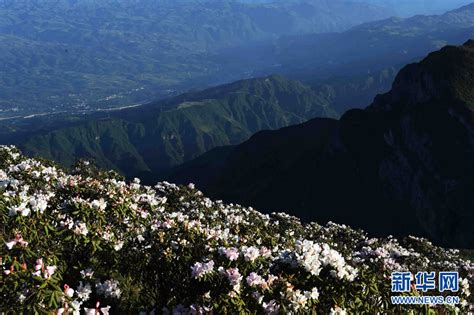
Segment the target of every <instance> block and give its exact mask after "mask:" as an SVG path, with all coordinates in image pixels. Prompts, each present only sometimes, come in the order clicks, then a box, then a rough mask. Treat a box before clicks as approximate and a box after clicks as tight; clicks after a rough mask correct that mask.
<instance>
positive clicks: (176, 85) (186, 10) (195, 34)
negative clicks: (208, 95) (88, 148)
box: [0, 0, 388, 116]
mask: <svg viewBox="0 0 474 315" xmlns="http://www.w3.org/2000/svg"><path fill="white" fill-rule="evenodd" d="M387 16H388V12H386V11H385V10H383V9H380V8H377V7H374V6H370V5H366V4H355V3H348V2H347V1H343V0H334V1H313V0H307V1H302V2H300V1H297V2H287V1H281V2H277V3H272V4H244V3H240V2H237V1H231V0H218V1H217V0H206V1H189V0H186V1H166V0H165V1H164V0H160V1H155V0H145V1H124V0H115V1H73V0H59V1H57V0H46V1H37V0H27V1H21V2H18V1H0V58H1V60H2V63H1V65H0V71H1V72H2V77H1V78H0V87H1V89H0V109H1V110H2V111H1V112H0V115H2V116H14V115H19V114H28V113H32V112H33V113H38V112H40V113H42V112H51V111H55V112H59V111H68V112H71V111H79V110H88V109H90V108H97V107H108V106H112V105H114V106H118V105H123V104H131V103H136V102H140V103H143V102H147V101H151V100H154V99H156V98H158V97H163V96H166V95H170V94H175V93H176V91H181V90H183V89H189V88H190V87H194V86H198V87H200V88H203V87H206V86H208V85H209V84H210V83H213V84H217V83H225V82H230V81H233V80H237V79H241V78H246V77H249V76H250V75H251V74H252V73H253V71H254V70H255V69H256V67H257V65H258V64H261V63H264V64H266V65H267V64H271V62H272V57H271V56H268V54H267V53H265V51H261V50H259V49H258V47H254V48H253V54H254V55H257V54H258V56H254V57H253V58H251V59H250V60H247V61H243V60H242V61H241V62H237V63H236V62H229V61H228V60H227V59H225V58H222V57H220V50H221V49H224V48H229V47H230V48H231V51H232V50H233V49H234V47H236V46H241V45H243V44H252V45H253V43H254V42H258V41H270V42H271V41H272V40H274V39H276V38H278V37H279V36H280V35H284V34H286V35H290V34H306V33H320V32H334V31H342V30H346V29H348V28H349V27H351V26H354V25H358V24H360V23H363V22H367V21H372V20H376V19H380V18H384V17H387ZM262 53H263V55H262ZM229 57H230V58H231V59H234V58H236V59H238V58H239V54H237V53H233V54H231V55H230V56H229ZM12 109H17V110H16V111H12Z"/></svg>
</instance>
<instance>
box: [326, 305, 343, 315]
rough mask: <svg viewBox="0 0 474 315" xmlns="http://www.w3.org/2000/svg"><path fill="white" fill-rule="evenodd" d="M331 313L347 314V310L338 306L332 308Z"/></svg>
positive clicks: (330, 314)
mask: <svg viewBox="0 0 474 315" xmlns="http://www.w3.org/2000/svg"><path fill="white" fill-rule="evenodd" d="M329 315H346V310H344V309H342V308H340V307H339V306H336V307H335V308H331V310H330V311H329Z"/></svg>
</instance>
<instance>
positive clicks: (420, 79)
mask: <svg viewBox="0 0 474 315" xmlns="http://www.w3.org/2000/svg"><path fill="white" fill-rule="evenodd" d="M473 87H474V43H473V42H472V41H470V42H468V43H466V44H465V45H464V46H460V47H454V46H448V47H445V48H443V49H442V50H440V51H438V52H435V53H432V54H430V55H429V56H428V57H427V58H425V59H424V60H423V61H422V62H420V63H415V64H411V65H408V66H407V67H405V68H404V69H403V70H402V71H400V73H399V74H398V76H397V78H396V80H395V82H394V84H393V88H392V90H391V91H390V92H389V93H387V94H385V95H382V96H379V97H377V98H376V100H375V102H374V104H373V105H371V106H370V107H369V108H367V109H365V110H351V111H349V112H347V113H346V114H344V116H343V117H342V118H341V120H340V121H337V120H333V119H314V120H311V121H309V122H307V123H305V124H302V125H298V126H291V127H288V128H284V129H281V130H278V131H264V132H260V133H257V134H256V135H254V136H253V137H252V138H251V139H249V140H248V141H246V142H244V143H243V144H241V145H238V146H235V147H225V148H219V149H216V150H214V151H211V152H209V153H207V154H205V155H203V156H202V157H199V158H198V159H196V160H193V161H190V162H188V163H186V164H184V165H182V166H180V167H178V168H176V169H175V170H174V172H173V174H172V175H171V177H170V179H171V180H172V181H173V182H183V183H187V182H193V183H195V184H196V185H197V186H198V187H199V188H201V189H203V191H204V192H205V193H206V194H208V195H210V196H211V197H213V198H219V199H223V200H224V201H227V202H237V203H239V204H244V205H247V206H248V205H251V206H255V207H258V208H261V209H267V210H270V211H280V210H285V211H294V212H291V214H294V215H297V216H298V217H301V218H304V219H306V220H317V221H319V222H324V221H328V220H334V221H336V222H341V223H348V224H350V225H352V226H357V227H363V228H364V229H366V230H367V231H369V232H372V233H377V234H380V235H386V234H387V233H392V234H396V235H406V234H408V233H410V234H417V235H429V237H430V238H431V239H433V240H436V241H437V242H439V243H442V244H445V245H449V246H455V245H456V246H460V247H470V248H474V230H473V229H472V222H474V213H473V211H472V209H474V199H473V196H472V193H471V192H472V191H473V190H474V178H473V176H472V174H474V163H473V161H474V133H473V131H474V114H473V110H474V89H473ZM327 209H331V210H330V211H327Z"/></svg>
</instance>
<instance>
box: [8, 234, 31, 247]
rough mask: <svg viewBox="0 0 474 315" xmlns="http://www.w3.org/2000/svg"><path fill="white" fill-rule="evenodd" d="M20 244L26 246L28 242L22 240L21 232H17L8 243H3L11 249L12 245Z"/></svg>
mask: <svg viewBox="0 0 474 315" xmlns="http://www.w3.org/2000/svg"><path fill="white" fill-rule="evenodd" d="M17 244H18V245H20V246H21V247H26V246H28V242H26V241H25V240H23V237H22V236H21V234H19V233H18V234H17V235H16V236H15V239H13V240H11V241H10V242H8V243H5V245H7V248H8V249H12V248H13V246H15V245H17Z"/></svg>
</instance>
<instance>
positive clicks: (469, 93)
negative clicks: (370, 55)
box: [371, 40, 474, 111]
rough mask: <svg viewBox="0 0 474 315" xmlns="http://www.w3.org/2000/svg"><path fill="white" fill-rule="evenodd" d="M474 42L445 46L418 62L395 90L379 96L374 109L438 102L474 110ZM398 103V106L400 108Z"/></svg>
mask: <svg viewBox="0 0 474 315" xmlns="http://www.w3.org/2000/svg"><path fill="white" fill-rule="evenodd" d="M473 86H474V40H469V41H467V42H466V43H465V44H464V45H461V46H445V47H444V48H442V49H441V50H439V51H436V52H433V53H431V54H429V55H428V56H427V57H426V58H425V59H423V60H422V61H421V62H419V63H413V64H410V65H408V66H406V67H405V68H403V69H402V70H401V71H400V73H399V74H398V75H397V77H396V79H395V82H394V83H393V86H392V90H391V91H390V92H388V93H387V94H384V95H379V96H377V97H376V99H375V101H374V104H373V105H371V108H372V109H385V110H387V109H391V108H393V106H394V105H395V106H400V105H413V104H424V103H428V102H436V103H440V104H444V105H448V104H447V103H446V101H448V100H449V102H450V105H452V104H453V102H455V103H459V104H460V105H463V106H464V107H467V108H468V109H470V110H471V111H473V110H474V89H473V88H472V87H473ZM397 104H398V105H397Z"/></svg>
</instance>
